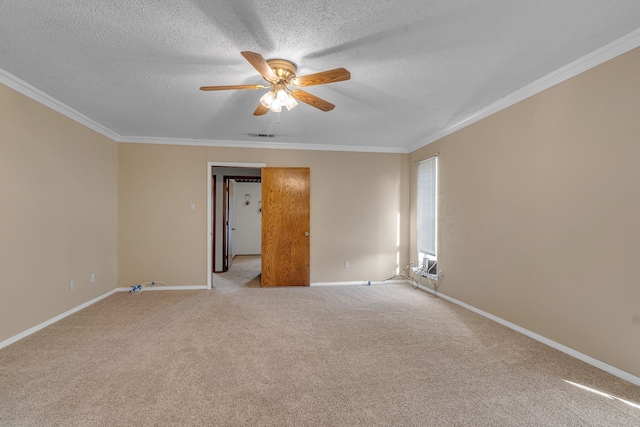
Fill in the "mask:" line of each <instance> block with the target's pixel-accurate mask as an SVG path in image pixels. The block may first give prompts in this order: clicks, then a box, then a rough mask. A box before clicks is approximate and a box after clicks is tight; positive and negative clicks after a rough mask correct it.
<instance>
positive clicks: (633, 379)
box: [407, 280, 640, 386]
mask: <svg viewBox="0 0 640 427" xmlns="http://www.w3.org/2000/svg"><path fill="white" fill-rule="evenodd" d="M407 283H411V282H410V281H408V280H407ZM418 288H420V289H422V290H423V291H427V292H429V293H431V294H435V295H437V296H439V297H440V298H442V299H445V300H447V301H449V302H452V303H454V304H456V305H459V306H460V307H464V308H466V309H467V310H470V311H473V312H474V313H477V314H479V315H481V316H483V317H486V318H487V319H490V320H493V321H494V322H497V323H499V324H501V325H503V326H506V327H507V328H509V329H513V330H514V331H516V332H520V333H521V334H523V335H526V336H528V337H529V338H533V339H534V340H536V341H538V342H541V343H543V344H546V345H548V346H549V347H552V348H555V349H556V350H559V351H561V352H563V353H566V354H568V355H569V356H571V357H575V358H576V359H578V360H581V361H583V362H585V363H588V364H589V365H591V366H595V367H596V368H598V369H602V370H603V371H605V372H608V373H610V374H611V375H614V376H616V377H618V378H621V379H623V380H625V381H629V382H630V383H632V384H635V385H638V386H640V377H637V376H635V375H632V374H630V373H628V372H626V371H623V370H622V369H618V368H616V367H615V366H611V365H608V364H606V363H604V362H602V361H601V360H598V359H595V358H593V357H591V356H587V355H586V354H584V353H580V352H579V351H576V350H574V349H572V348H569V347H567V346H566V345H563V344H560V343H557V342H555V341H552V340H550V339H549V338H546V337H543V336H542V335H539V334H536V333H535V332H531V331H530V330H528V329H525V328H523V327H520V326H518V325H516V324H513V323H511V322H509V321H507V320H504V319H501V318H500V317H497V316H494V315H493V314H490V313H487V312H486V311H482V310H480V309H478V308H475V307H474V306H472V305H469V304H467V303H464V302H462V301H458V300H457V299H455V298H451V297H450V296H448V295H445V294H443V293H441V292H434V290H433V289H431V288H428V287H426V286H424V285H421V284H418Z"/></svg>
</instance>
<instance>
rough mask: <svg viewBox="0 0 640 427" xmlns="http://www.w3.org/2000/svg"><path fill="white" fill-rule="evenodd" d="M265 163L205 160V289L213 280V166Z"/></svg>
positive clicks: (250, 166) (232, 166)
mask: <svg viewBox="0 0 640 427" xmlns="http://www.w3.org/2000/svg"><path fill="white" fill-rule="evenodd" d="M266 166H267V164H266V163H235V162H207V289H211V286H212V282H213V253H212V249H213V246H212V245H213V242H214V241H213V230H214V229H215V228H214V223H213V220H214V219H213V189H212V187H213V185H212V182H213V168H254V169H262V168H264V167H266Z"/></svg>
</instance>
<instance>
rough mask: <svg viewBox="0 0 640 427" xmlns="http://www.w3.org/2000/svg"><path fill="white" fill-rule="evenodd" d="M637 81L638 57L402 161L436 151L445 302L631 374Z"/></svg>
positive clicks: (635, 306) (636, 290) (637, 314)
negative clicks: (449, 300)
mask: <svg viewBox="0 0 640 427" xmlns="http://www.w3.org/2000/svg"><path fill="white" fill-rule="evenodd" d="M638 76H640V49H636V50H634V51H631V52H629V53H627V54H625V55H622V56H620V57H618V58H616V59H614V60H612V61H610V62H608V63H605V64H603V65H600V66H598V67H596V68H594V69H592V70H590V71H588V72H586V73H583V74H581V75H579V76H577V77H575V78H572V79H570V80H568V81H566V82H564V83H562V84H560V85H557V86H555V87H553V88H551V89H549V90H547V91H545V92H543V93H541V94H538V95H537V96H534V97H532V98H529V99H527V100H525V101H523V102H520V103H518V104H517V105H515V106H513V107H510V108H508V109H506V110H503V111H502V112H499V113H497V114H494V115H493V116H491V117H489V118H487V119H485V120H482V121H480V122H478V123H476V124H474V125H472V126H469V127H467V128H465V129H463V130H461V131H458V132H456V133H454V134H452V135H450V136H448V137H445V138H443V139H441V140H440V141H437V142H436V143H433V144H430V145H428V146H426V147H424V148H422V149H420V150H418V151H416V152H414V153H412V154H411V159H412V160H413V161H416V160H421V159H423V158H425V157H427V156H429V155H431V154H432V153H435V152H440V157H439V176H440V188H439V193H438V194H439V215H440V219H439V241H438V245H439V246H438V247H439V253H438V264H439V268H441V269H443V270H444V274H445V278H444V280H443V282H442V285H441V288H440V289H441V290H442V292H443V293H445V294H447V295H450V296H452V297H454V298H456V299H458V300H461V301H463V302H466V303H468V304H471V305H472V306H475V307H477V308H479V309H481V310H484V311H487V312H489V313H491V314H494V315H496V316H498V317H501V318H503V319H505V320H508V321H510V322H513V323H515V324H517V325H519V326H521V327H524V328H526V329H529V330H531V331H533V332H536V333H538V334H540V335H542V336H545V337H547V338H549V339H551V340H554V341H556V342H558V343H561V344H564V345H566V346H568V347H570V348H573V349H575V350H577V351H580V352H582V353H585V354H587V355H589V356H591V357H594V358H596V359H599V360H601V361H603V362H605V363H608V364H610V365H613V366H615V367H617V368H619V369H622V370H624V371H626V372H629V373H631V374H633V375H636V376H640V357H639V355H640V282H639V280H638V267H637V266H638V260H639V259H640V231H639V230H640V227H639V226H638V221H639V220H640V166H639V165H638V162H639V161H640V120H638V112H639V111H640V80H639V79H638ZM415 170H416V168H415V164H412V177H415ZM411 182H414V178H412V180H411ZM411 211H412V217H413V216H414V215H415V187H413V188H412V189H411ZM414 234H415V233H414V232H412V233H411V235H412V236H413V235H414ZM413 253H415V239H412V242H411V254H413ZM412 256H413V255H412Z"/></svg>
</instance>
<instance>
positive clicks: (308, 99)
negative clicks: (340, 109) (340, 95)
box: [291, 90, 336, 111]
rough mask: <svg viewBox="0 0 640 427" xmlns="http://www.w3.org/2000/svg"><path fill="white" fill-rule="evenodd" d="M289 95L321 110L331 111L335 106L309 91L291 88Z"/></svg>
mask: <svg viewBox="0 0 640 427" xmlns="http://www.w3.org/2000/svg"><path fill="white" fill-rule="evenodd" d="M291 96H293V97H294V98H295V99H297V100H298V101H300V102H304V103H305V104H309V105H311V106H312V107H316V108H317V109H319V110H322V111H331V110H333V109H334V108H335V107H336V106H335V105H333V104H332V103H330V102H327V101H325V100H324V99H320V98H318V97H317V96H315V95H311V94H310V93H309V92H305V91H304V90H292V91H291Z"/></svg>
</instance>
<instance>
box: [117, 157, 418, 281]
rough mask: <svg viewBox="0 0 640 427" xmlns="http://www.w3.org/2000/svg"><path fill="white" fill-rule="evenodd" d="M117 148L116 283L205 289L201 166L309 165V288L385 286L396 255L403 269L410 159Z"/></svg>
mask: <svg viewBox="0 0 640 427" xmlns="http://www.w3.org/2000/svg"><path fill="white" fill-rule="evenodd" d="M118 150H119V249H118V259H119V261H118V266H119V270H118V283H119V285H120V286H129V285H133V284H136V283H140V282H146V281H150V280H156V281H162V282H165V283H167V284H169V285H178V286H182V285H205V284H206V283H207V259H206V256H207V247H206V245H207V209H206V201H207V162H235V163H265V164H266V165H267V166H283V167H286V166H289V167H309V168H310V170H311V281H312V282H335V281H352V280H381V279H386V278H388V277H389V276H391V275H393V274H394V273H395V269H396V259H397V256H398V254H400V261H401V262H400V263H401V264H402V267H404V266H405V265H406V264H407V263H408V258H407V255H408V223H407V221H406V218H407V216H408V207H409V198H408V196H409V156H408V155H406V154H378V153H347V152H324V151H304V150H274V149H245V148H237V149H234V148H215V147H186V146H172V145H150V144H120V145H119V148H118ZM190 203H195V204H196V211H195V212H190V211H189V204H190ZM399 218H401V219H402V220H401V222H400V235H401V243H400V246H399V247H398V244H397V237H398V232H397V229H398V220H399ZM345 260H349V261H350V268H349V269H345V268H343V262H344V261H345Z"/></svg>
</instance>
